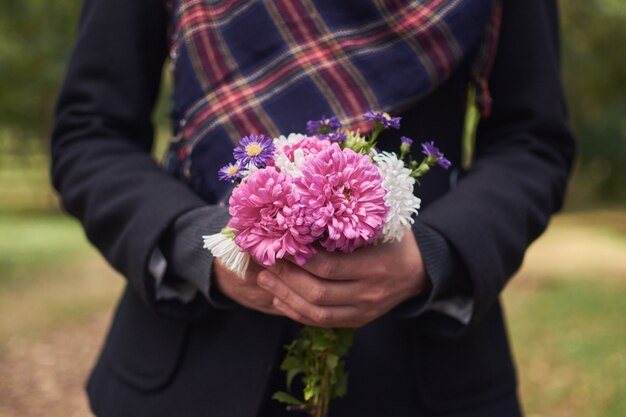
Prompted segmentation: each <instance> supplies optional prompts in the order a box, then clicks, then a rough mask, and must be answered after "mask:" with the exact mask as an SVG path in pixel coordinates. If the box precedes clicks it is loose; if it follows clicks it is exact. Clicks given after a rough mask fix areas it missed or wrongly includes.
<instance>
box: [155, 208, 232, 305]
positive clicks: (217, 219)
mask: <svg viewBox="0 0 626 417" xmlns="http://www.w3.org/2000/svg"><path fill="white" fill-rule="evenodd" d="M229 218H230V216H229V214H228V209H227V208H226V207H221V206H206V207H201V208H196V209H194V210H191V211H189V212H187V213H185V214H183V215H182V216H180V217H179V218H177V219H176V220H175V221H174V223H173V224H172V225H171V226H170V228H169V229H168V231H167V232H166V233H165V234H164V236H163V238H162V239H161V241H160V244H159V248H158V249H160V251H162V253H163V258H164V261H165V266H164V267H162V270H163V271H164V273H163V275H162V278H161V279H159V277H158V276H155V279H156V284H157V288H156V295H157V299H159V298H162V299H175V300H177V301H179V302H181V303H189V302H190V301H191V300H192V299H193V298H194V297H196V296H197V295H198V294H201V295H202V296H203V297H204V298H205V299H206V300H208V301H209V303H210V304H211V305H212V306H213V307H215V308H221V309H224V308H231V307H234V306H235V303H234V302H233V301H232V300H230V299H229V298H227V297H226V296H225V295H223V294H222V293H221V292H220V291H219V290H218V289H217V288H216V287H215V286H214V285H212V279H211V278H212V272H213V263H214V258H213V256H212V255H211V253H210V252H209V251H207V250H206V249H204V248H203V242H202V236H203V235H210V234H213V233H218V232H219V231H220V230H221V229H222V228H223V227H224V226H226V224H227V223H228V220H229ZM153 276H154V274H153Z"/></svg>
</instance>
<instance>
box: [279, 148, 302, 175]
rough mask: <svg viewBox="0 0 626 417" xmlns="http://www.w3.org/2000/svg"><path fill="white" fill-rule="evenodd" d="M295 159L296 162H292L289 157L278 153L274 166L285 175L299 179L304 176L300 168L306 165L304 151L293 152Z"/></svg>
mask: <svg viewBox="0 0 626 417" xmlns="http://www.w3.org/2000/svg"><path fill="white" fill-rule="evenodd" d="M293 157H294V159H295V162H291V160H290V159H289V157H288V156H287V155H285V154H284V153H277V154H276V155H275V156H274V166H275V167H276V168H278V169H279V170H280V172H282V173H283V174H287V175H289V176H291V177H292V178H297V177H301V176H302V171H300V168H298V167H300V166H302V164H303V163H304V151H303V150H302V149H296V150H295V151H294V152H293Z"/></svg>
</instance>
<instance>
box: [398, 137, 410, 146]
mask: <svg viewBox="0 0 626 417" xmlns="http://www.w3.org/2000/svg"><path fill="white" fill-rule="evenodd" d="M400 143H401V145H400V146H402V145H405V146H408V147H409V148H410V147H411V145H413V139H411V138H408V137H406V136H402V137H401V138H400Z"/></svg>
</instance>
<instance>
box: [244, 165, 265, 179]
mask: <svg viewBox="0 0 626 417" xmlns="http://www.w3.org/2000/svg"><path fill="white" fill-rule="evenodd" d="M259 169H260V168H259V167H258V166H256V165H254V164H248V166H247V167H246V168H245V169H242V170H241V171H240V172H241V180H242V181H246V180H247V179H248V177H249V176H250V175H252V174H254V173H255V172H257V171H258V170H259Z"/></svg>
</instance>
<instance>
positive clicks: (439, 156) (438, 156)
mask: <svg viewBox="0 0 626 417" xmlns="http://www.w3.org/2000/svg"><path fill="white" fill-rule="evenodd" d="M422 153H423V154H424V155H426V157H427V158H429V159H431V160H432V161H433V162H436V163H437V165H439V166H440V167H441V168H443V169H448V168H450V166H452V163H451V162H450V161H448V160H447V159H446V158H445V157H444V156H443V153H441V151H440V150H439V148H437V147H436V146H435V142H424V143H422ZM429 165H430V164H429Z"/></svg>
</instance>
